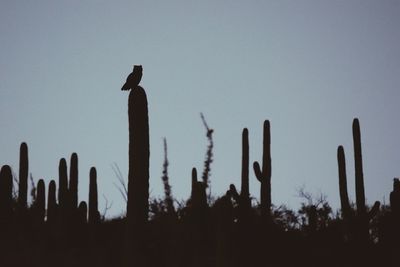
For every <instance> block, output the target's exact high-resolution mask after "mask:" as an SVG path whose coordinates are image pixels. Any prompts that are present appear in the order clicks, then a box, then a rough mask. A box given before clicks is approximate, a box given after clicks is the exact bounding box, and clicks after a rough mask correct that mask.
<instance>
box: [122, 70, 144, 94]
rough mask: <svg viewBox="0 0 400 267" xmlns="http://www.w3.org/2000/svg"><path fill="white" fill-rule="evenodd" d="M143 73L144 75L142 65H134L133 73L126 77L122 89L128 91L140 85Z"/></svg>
mask: <svg viewBox="0 0 400 267" xmlns="http://www.w3.org/2000/svg"><path fill="white" fill-rule="evenodd" d="M142 75H143V68H142V65H134V66H133V71H132V73H131V74H129V75H128V78H126V82H125V84H124V85H123V86H122V88H121V90H123V91H126V90H129V89H133V88H135V87H136V86H138V85H139V83H140V80H141V79H142Z"/></svg>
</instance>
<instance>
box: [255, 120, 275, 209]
mask: <svg viewBox="0 0 400 267" xmlns="http://www.w3.org/2000/svg"><path fill="white" fill-rule="evenodd" d="M253 168H254V173H255V175H256V177H257V179H258V181H260V183H261V197H260V198H261V212H262V214H263V215H270V213H271V134H270V125H269V121H268V120H265V121H264V129H263V161H262V169H261V168H260V164H259V163H258V162H257V161H255V162H254V163H253Z"/></svg>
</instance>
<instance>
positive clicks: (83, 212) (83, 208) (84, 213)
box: [78, 201, 87, 224]
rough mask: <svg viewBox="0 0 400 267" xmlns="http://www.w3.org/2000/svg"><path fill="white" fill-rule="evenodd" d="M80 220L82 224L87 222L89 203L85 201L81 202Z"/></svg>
mask: <svg viewBox="0 0 400 267" xmlns="http://www.w3.org/2000/svg"><path fill="white" fill-rule="evenodd" d="M78 221H79V223H81V224H84V223H87V204H86V202H85V201H81V203H79V207H78Z"/></svg>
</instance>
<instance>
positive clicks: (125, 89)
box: [121, 83, 130, 91]
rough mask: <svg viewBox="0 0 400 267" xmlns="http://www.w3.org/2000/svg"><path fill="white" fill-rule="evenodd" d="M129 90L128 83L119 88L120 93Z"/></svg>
mask: <svg viewBox="0 0 400 267" xmlns="http://www.w3.org/2000/svg"><path fill="white" fill-rule="evenodd" d="M129 89H130V88H129V85H128V83H125V84H124V85H123V86H122V88H121V90H122V91H128V90H129Z"/></svg>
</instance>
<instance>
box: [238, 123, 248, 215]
mask: <svg viewBox="0 0 400 267" xmlns="http://www.w3.org/2000/svg"><path fill="white" fill-rule="evenodd" d="M240 201H241V203H240V205H242V206H243V208H250V205H251V203H250V193H249V131H248V130H247V128H244V129H243V132H242V185H241V190H240Z"/></svg>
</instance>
